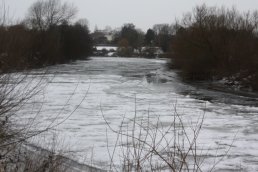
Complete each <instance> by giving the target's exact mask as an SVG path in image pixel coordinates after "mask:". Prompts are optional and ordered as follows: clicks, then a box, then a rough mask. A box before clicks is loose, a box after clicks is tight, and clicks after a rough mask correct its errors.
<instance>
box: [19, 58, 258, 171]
mask: <svg viewBox="0 0 258 172" xmlns="http://www.w3.org/2000/svg"><path fill="white" fill-rule="evenodd" d="M41 71H45V69H40V70H36V71H35V75H38V73H40V72H41ZM44 80H45V81H46V82H47V85H46V86H45V87H44V88H43V89H42V91H41V92H40V94H39V95H38V96H36V97H35V98H33V100H32V102H33V103H31V104H28V105H26V106H24V108H23V109H22V110H20V113H21V114H23V115H19V116H17V118H16V119H17V121H16V122H17V123H21V122H22V121H23V122H24V121H26V120H28V119H30V120H31V119H33V123H35V124H36V125H34V127H37V128H44V127H49V126H51V127H50V128H51V130H50V131H47V132H45V133H43V134H41V135H40V136H38V137H35V138H33V139H31V142H33V143H35V144H38V145H40V146H42V147H46V148H53V143H51V142H55V144H54V146H55V147H57V149H58V148H61V149H64V150H69V151H70V153H71V154H72V155H71V157H72V158H73V159H75V160H77V161H80V162H83V163H93V164H95V165H97V166H100V167H103V168H104V167H105V166H106V165H108V164H109V163H108V162H109V161H110V159H109V155H108V150H113V148H114V145H115V142H116V138H117V134H115V133H112V132H111V131H110V129H109V127H108V126H107V124H106V122H108V123H109V125H110V126H112V127H114V128H118V126H119V125H120V124H121V121H122V120H123V116H125V117H126V118H125V119H124V122H127V121H130V119H133V118H134V116H135V115H136V117H137V118H141V117H144V116H145V117H146V116H148V118H149V119H150V121H152V120H153V122H155V120H157V119H158V120H159V121H160V122H161V123H162V124H164V125H166V124H167V126H169V123H171V122H173V114H174V108H175V106H176V109H177V113H178V114H180V115H182V119H183V120H184V123H185V125H186V126H190V125H191V124H193V121H196V120H197V119H200V116H202V114H204V122H203V126H202V129H201V132H200V134H199V137H198V149H200V150H203V152H202V154H205V155H208V156H207V158H205V159H207V162H205V161H204V162H203V166H204V169H205V170H207V169H209V167H210V166H212V164H214V162H216V161H217V160H219V159H220V158H221V157H223V160H222V161H221V162H220V163H219V164H218V165H217V166H216V168H215V171H216V170H218V171H258V107H257V104H258V101H257V99H256V98H254V97H253V98H249V97H244V96H238V95H233V94H229V93H222V92H217V91H212V90H208V89H205V88H198V87H197V86H191V85H188V84H185V83H183V82H182V81H180V79H179V78H178V76H177V74H176V71H168V70H167V68H166V60H164V59H143V58H106V57H103V58H101V57H92V58H90V59H89V60H87V61H76V62H74V63H71V64H64V65H56V66H53V67H50V68H49V69H47V71H46V74H45V75H44ZM135 109H136V113H135ZM103 116H104V117H103ZM104 118H105V120H106V121H105V120H104ZM163 127H164V126H163ZM31 128H33V127H31ZM229 148H230V149H229ZM116 163H117V162H116ZM205 170H204V171H205Z"/></svg>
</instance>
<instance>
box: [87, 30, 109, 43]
mask: <svg viewBox="0 0 258 172" xmlns="http://www.w3.org/2000/svg"><path fill="white" fill-rule="evenodd" d="M91 37H92V39H93V42H94V44H95V45H106V44H109V43H110V42H111V41H113V39H114V34H113V33H112V32H110V31H107V30H95V31H94V32H93V33H92V34H91Z"/></svg>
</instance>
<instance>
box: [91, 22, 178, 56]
mask: <svg viewBox="0 0 258 172" xmlns="http://www.w3.org/2000/svg"><path fill="white" fill-rule="evenodd" d="M104 32H108V33H109V34H110V35H113V40H112V41H108V40H107V38H106V37H105V34H103V33H101V30H97V29H96V30H95V31H94V33H92V37H93V41H94V44H95V45H103V44H104V45H113V46H114V45H117V46H118V47H119V49H118V55H119V56H125V57H130V56H133V55H134V52H138V53H137V55H139V54H140V55H142V53H141V48H142V47H160V48H161V49H162V50H163V51H164V52H165V53H167V52H168V51H169V46H170V43H171V40H172V39H173V33H174V28H173V25H169V24H156V25H154V26H153V28H150V29H148V30H147V31H146V33H145V32H143V31H142V30H141V29H138V28H137V27H136V26H135V25H134V24H133V23H126V24H124V25H123V26H122V27H121V28H120V29H116V30H112V29H111V28H108V29H105V30H104ZM149 50H151V49H149ZM149 53H150V56H153V55H152V54H151V52H149Z"/></svg>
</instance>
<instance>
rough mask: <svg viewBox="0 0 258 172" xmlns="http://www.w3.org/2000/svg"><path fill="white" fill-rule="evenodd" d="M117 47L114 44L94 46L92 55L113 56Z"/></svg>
mask: <svg viewBox="0 0 258 172" xmlns="http://www.w3.org/2000/svg"><path fill="white" fill-rule="evenodd" d="M117 49H118V47H116V46H95V47H94V52H93V55H95V56H108V57H115V56H117V55H116V54H117V53H116V52H117Z"/></svg>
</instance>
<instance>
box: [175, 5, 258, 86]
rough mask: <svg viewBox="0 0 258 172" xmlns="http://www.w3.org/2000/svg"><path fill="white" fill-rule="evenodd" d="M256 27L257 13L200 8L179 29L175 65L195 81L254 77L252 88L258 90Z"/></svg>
mask: <svg viewBox="0 0 258 172" xmlns="http://www.w3.org/2000/svg"><path fill="white" fill-rule="evenodd" d="M257 24H258V12H254V13H252V14H251V13H244V14H241V13H239V12H238V11H236V10H235V9H231V10H226V9H224V8H219V9H218V8H215V7H206V6H205V5H203V6H199V7H197V8H196V9H195V10H194V11H193V12H192V13H191V14H188V15H186V16H185V17H184V19H183V20H182V24H181V25H179V27H177V31H176V35H175V38H174V40H173V43H172V45H171V51H172V54H173V55H172V57H171V58H172V59H173V64H172V65H173V67H177V68H180V69H182V73H183V76H184V77H185V78H187V79H193V80H203V79H205V80H206V79H213V78H214V77H217V78H222V77H228V76H232V75H236V74H240V76H241V78H238V79H239V80H240V81H243V79H245V78H247V77H250V76H253V75H254V76H253V79H250V80H249V84H250V85H252V86H253V87H254V88H256V89H258V87H257V84H255V82H256V81H257V80H256V79H254V78H257V74H258V50H257V48H256V47H257V46H258V37H257ZM255 80H256V81H255Z"/></svg>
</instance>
